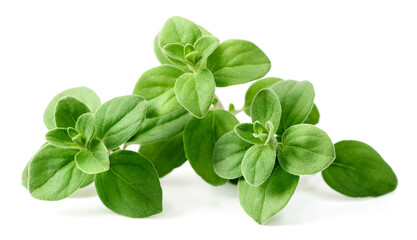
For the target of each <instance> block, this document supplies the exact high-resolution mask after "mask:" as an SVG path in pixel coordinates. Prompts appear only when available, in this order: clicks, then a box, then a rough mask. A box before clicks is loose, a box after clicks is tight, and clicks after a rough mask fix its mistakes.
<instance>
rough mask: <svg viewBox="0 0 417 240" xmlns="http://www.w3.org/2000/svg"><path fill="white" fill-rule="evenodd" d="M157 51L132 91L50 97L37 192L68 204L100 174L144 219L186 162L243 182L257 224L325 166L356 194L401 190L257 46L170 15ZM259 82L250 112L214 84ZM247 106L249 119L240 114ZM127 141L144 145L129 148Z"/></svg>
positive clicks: (113, 204) (110, 193)
mask: <svg viewBox="0 0 417 240" xmlns="http://www.w3.org/2000/svg"><path fill="white" fill-rule="evenodd" d="M153 47H154V51H155V55H156V57H157V59H158V60H159V62H160V63H161V65H160V66H157V67H154V68H152V69H150V70H148V71H146V72H144V73H143V74H142V75H141V77H140V78H139V80H138V81H137V83H136V86H135V88H134V90H133V95H128V96H123V97H117V98H114V99H112V100H110V101H108V102H106V103H104V104H101V103H100V99H99V98H98V97H97V95H96V94H95V93H94V92H93V91H92V90H90V89H88V88H84V87H81V88H74V89H68V90H66V91H64V92H62V93H60V94H58V95H57V96H56V97H55V98H53V100H52V101H51V103H50V104H49V105H48V107H47V109H46V111H45V114H44V122H45V125H46V127H47V128H48V129H49V131H48V132H47V134H46V141H47V143H46V144H44V145H43V146H42V147H41V149H40V150H39V151H38V152H37V153H36V154H35V156H34V157H33V158H32V159H31V160H30V161H29V163H28V165H27V166H26V168H25V170H24V173H23V176H22V179H23V185H25V186H26V187H27V188H28V189H29V192H30V193H31V194H32V196H33V197H35V198H38V199H41V200H51V201H52V200H60V199H63V198H66V197H68V196H69V195H71V194H72V193H74V192H75V191H76V190H77V189H79V188H81V187H85V186H87V185H89V184H90V183H92V182H94V184H95V187H96V189H97V193H98V196H99V197H100V199H101V200H102V202H103V204H104V205H105V206H107V207H108V208H109V209H111V210H113V211H114V212H116V213H119V214H122V215H125V216H129V217H146V216H150V215H153V214H156V213H159V212H161V211H162V190H161V186H160V182H159V178H160V177H163V176H165V175H167V174H169V173H170V172H171V171H172V170H174V169H175V168H177V167H179V166H181V165H182V164H183V163H184V162H186V161H187V160H188V161H189V163H190V165H191V166H192V168H193V169H194V171H195V172H196V173H197V174H198V175H199V176H200V177H201V179H203V180H204V181H206V182H207V183H209V184H211V185H213V186H219V185H223V184H225V183H227V182H228V181H230V182H233V183H237V185H238V192H239V199H240V204H241V206H242V207H243V209H244V210H245V211H246V213H247V214H248V215H249V216H250V217H252V218H253V219H254V220H255V221H256V222H257V223H259V224H264V223H266V222H267V221H268V219H270V218H271V217H272V216H274V215H275V214H277V213H278V212H279V211H281V210H282V209H283V208H284V207H285V206H286V205H287V203H288V202H289V201H290V199H291V197H292V195H293V194H294V192H295V190H296V188H297V185H298V181H299V178H300V177H301V176H303V175H312V174H317V173H321V174H322V176H323V179H324V181H325V182H326V183H327V184H328V185H329V186H330V187H331V188H333V189H334V190H336V191H337V192H339V193H341V194H344V195H346V196H349V197H370V196H373V197H375V196H381V195H384V194H386V193H389V192H391V191H393V190H394V189H395V188H396V186H397V178H396V175H395V173H394V172H393V170H392V169H391V167H390V166H389V165H388V164H387V163H386V162H385V161H384V160H383V158H382V157H381V156H380V155H379V154H378V153H377V152H376V151H375V150H374V149H373V148H372V147H370V146H369V145H367V144H365V143H362V142H359V141H353V140H348V141H340V142H338V143H336V144H334V143H333V141H332V140H331V138H330V137H329V135H328V134H327V133H326V132H325V131H324V130H322V129H321V128H319V127H317V126H316V125H317V124H318V123H319V120H320V113H319V110H318V108H317V106H316V104H315V91H314V87H313V85H312V84H311V83H310V82H308V81H295V80H283V79H280V78H275V77H267V78H263V77H264V76H265V75H266V74H267V73H268V72H269V70H270V68H271V62H270V60H269V58H268V57H267V56H266V54H265V53H264V52H263V51H262V50H261V49H260V48H259V47H257V46H256V45H255V44H254V43H251V42H249V41H246V40H238V39H231V40H226V41H223V42H221V41H220V40H219V39H218V38H216V37H214V36H213V35H212V34H211V33H210V32H208V31H207V30H206V29H204V28H203V27H201V26H199V25H197V24H195V23H194V22H192V21H189V20H187V19H184V18H181V17H172V18H170V19H168V20H167V21H166V22H165V24H164V26H163V27H162V29H161V30H160V32H159V33H158V34H157V36H156V37H155V39H154V46H153ZM254 80H257V81H255V82H254V83H253V84H252V85H251V86H250V87H249V88H248V90H247V92H246V95H245V101H244V106H243V108H242V109H240V110H236V109H235V106H234V105H233V104H231V105H230V107H229V111H227V110H225V109H224V108H223V105H222V104H221V101H220V99H219V98H218V97H217V96H216V94H215V91H216V87H227V86H232V85H237V84H243V83H247V82H250V81H254ZM242 111H243V112H245V113H246V114H247V115H249V116H250V117H251V122H250V123H240V122H239V120H238V119H237V118H236V117H235V115H236V114H238V113H239V112H242ZM128 145H140V147H139V150H138V151H137V152H134V151H126V150H122V149H125V148H126V146H128Z"/></svg>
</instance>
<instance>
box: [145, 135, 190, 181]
mask: <svg viewBox="0 0 417 240" xmlns="http://www.w3.org/2000/svg"><path fill="white" fill-rule="evenodd" d="M139 153H140V154H142V155H143V156H145V157H146V158H148V159H149V160H150V161H151V162H152V163H153V166H154V167H155V170H156V171H157V172H158V175H159V177H163V176H165V175H167V174H168V173H170V172H171V171H172V170H174V169H175V168H177V167H179V166H181V165H182V164H183V163H184V162H185V161H187V158H186V157H185V152H184V143H183V135H182V133H181V134H178V135H177V136H175V137H173V138H170V139H166V140H163V141H159V142H154V143H149V144H142V145H140V149H139Z"/></svg>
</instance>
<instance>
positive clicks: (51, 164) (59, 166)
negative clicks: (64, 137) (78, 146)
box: [29, 145, 87, 201]
mask: <svg viewBox="0 0 417 240" xmlns="http://www.w3.org/2000/svg"><path fill="white" fill-rule="evenodd" d="M77 152H78V150H74V149H62V148H57V147H54V146H52V145H45V146H44V147H42V148H41V149H40V150H39V151H38V153H36V155H35V156H34V157H33V159H32V161H31V162H30V165H29V192H30V193H31V194H32V196H33V197H34V198H37V199H40V200H48V201H56V200H61V199H64V198H66V197H68V196H70V195H71V194H72V193H73V192H75V191H76V190H77V189H78V188H79V187H80V186H81V185H82V183H83V182H84V180H85V178H86V176H87V175H86V174H85V173H83V172H82V171H80V170H79V169H78V168H77V166H76V165H75V161H74V156H75V154H77Z"/></svg>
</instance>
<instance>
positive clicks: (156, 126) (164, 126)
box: [128, 108, 191, 144]
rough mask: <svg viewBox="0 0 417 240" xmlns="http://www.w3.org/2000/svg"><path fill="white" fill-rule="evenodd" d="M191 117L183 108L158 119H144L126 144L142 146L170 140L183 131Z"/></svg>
mask: <svg viewBox="0 0 417 240" xmlns="http://www.w3.org/2000/svg"><path fill="white" fill-rule="evenodd" d="M190 117H191V115H190V114H189V113H188V111H187V110H185V109H184V108H180V109H178V110H176V111H175V112H172V113H168V114H166V115H164V116H162V117H159V118H151V119H145V121H144V122H143V124H142V126H141V128H140V129H139V132H137V133H136V134H135V136H133V137H132V138H131V139H130V140H129V142H128V144H144V143H152V142H158V141H162V140H166V139H168V138H172V137H174V136H176V135H178V134H179V133H180V132H182V131H183V130H184V126H185V124H186V123H187V121H188V120H189V119H190Z"/></svg>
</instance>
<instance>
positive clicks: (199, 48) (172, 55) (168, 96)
mask: <svg viewBox="0 0 417 240" xmlns="http://www.w3.org/2000/svg"><path fill="white" fill-rule="evenodd" d="M154 49H155V54H156V55H157V58H158V60H159V61H160V62H161V63H162V64H167V65H162V66H160V67H156V68H153V69H150V70H148V71H147V72H145V73H144V74H143V75H142V76H141V77H140V78H139V81H138V83H137V84H136V87H135V89H134V91H133V93H134V94H137V95H141V96H143V97H144V98H145V99H147V100H148V101H149V109H148V115H147V116H148V117H149V118H154V117H160V116H162V115H165V114H167V113H170V112H172V111H175V110H177V109H178V108H180V107H181V106H182V107H184V108H185V109H187V110H188V111H189V112H190V113H191V114H192V115H193V116H195V117H197V118H204V117H205V116H206V114H207V113H208V111H209V109H210V106H211V104H212V102H213V98H214V92H215V88H216V86H218V87H225V86H230V85H235V84H241V83H245V82H249V81H252V80H255V79H258V78H260V77H262V76H264V75H265V74H266V73H267V72H268V71H269V69H270V67H271V65H270V61H269V59H268V57H267V56H266V55H265V54H264V53H263V52H262V51H261V50H260V49H259V48H258V47H257V46H255V45H254V44H253V43H250V42H247V41H243V40H229V41H225V42H223V43H221V44H220V45H219V41H218V40H217V38H215V37H213V36H212V35H211V34H210V33H208V32H207V31H205V30H204V29H203V28H201V27H200V26H198V25H196V24H195V23H193V22H191V21H189V20H186V19H184V18H181V17H172V18H170V19H168V20H167V22H166V23H165V24H164V26H163V28H162V30H161V32H160V33H159V34H158V36H157V37H156V39H155V41H154Z"/></svg>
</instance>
